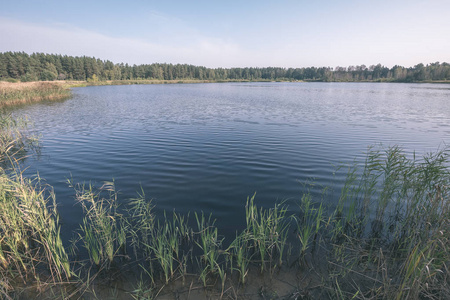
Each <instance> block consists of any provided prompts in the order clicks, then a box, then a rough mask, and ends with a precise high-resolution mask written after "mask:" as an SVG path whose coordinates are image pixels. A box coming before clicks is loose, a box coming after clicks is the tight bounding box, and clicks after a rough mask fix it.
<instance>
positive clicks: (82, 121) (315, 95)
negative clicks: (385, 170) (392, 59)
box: [14, 83, 450, 235]
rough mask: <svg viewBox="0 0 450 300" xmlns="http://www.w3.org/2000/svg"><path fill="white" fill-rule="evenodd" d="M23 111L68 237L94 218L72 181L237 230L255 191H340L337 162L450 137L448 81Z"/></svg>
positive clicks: (150, 96)
mask: <svg viewBox="0 0 450 300" xmlns="http://www.w3.org/2000/svg"><path fill="white" fill-rule="evenodd" d="M14 114H15V115H27V116H28V117H29V118H30V119H31V120H32V121H33V123H34V127H33V131H35V132H37V133H39V134H40V135H41V138H40V141H41V153H40V155H39V157H30V158H28V159H27V161H26V166H28V169H27V170H26V174H27V175H31V174H36V172H39V175H40V176H41V177H42V178H44V179H45V180H46V182H47V183H48V184H50V185H51V186H53V187H54V189H55V193H56V197H57V202H58V203H59V211H60V214H61V221H62V224H63V227H62V231H63V234H64V233H65V234H69V233H70V232H71V231H72V230H73V229H75V228H78V223H79V222H80V221H81V218H82V212H81V207H79V205H77V204H75V201H74V195H75V193H74V191H73V189H71V188H70V187H69V186H68V184H67V183H66V179H67V178H72V179H73V181H74V182H75V183H81V182H87V183H89V182H92V183H94V184H97V185H101V183H102V182H103V181H111V180H114V181H115V184H116V188H117V190H118V191H120V199H122V200H124V199H128V198H131V197H135V196H136V194H137V192H139V191H140V190H141V189H142V190H143V191H144V192H145V195H146V197H147V198H148V199H153V203H154V204H155V205H156V207H155V211H156V212H157V213H159V214H161V213H162V212H163V211H164V210H166V211H172V210H173V209H175V210H176V211H177V212H179V213H187V212H189V211H191V212H193V211H204V212H205V213H213V216H214V217H215V218H216V219H217V222H216V225H218V227H219V231H222V233H223V234H225V235H231V234H233V233H234V232H235V230H237V229H240V228H241V227H242V226H243V225H244V224H245V219H244V217H245V211H244V206H245V203H246V199H247V197H248V196H252V195H253V194H254V193H255V192H256V203H257V204H258V205H261V206H264V207H270V206H273V205H274V203H276V202H277V201H278V202H280V201H283V200H286V199H290V200H292V199H294V200H295V199H300V198H301V195H302V193H303V192H305V187H304V185H303V183H305V182H315V183H316V184H317V185H318V186H320V185H323V186H332V187H333V188H334V190H335V193H339V187H340V185H342V184H343V182H344V180H345V170H341V171H340V172H338V173H336V174H334V171H335V169H336V167H337V166H340V165H342V164H351V163H353V162H354V161H355V160H356V161H357V162H361V161H363V159H364V152H365V151H367V149H368V146H370V145H374V144H378V143H382V144H383V145H384V146H389V145H400V146H401V147H403V148H404V149H405V151H406V152H408V153H413V151H416V153H418V154H422V153H425V152H429V151H436V150H437V149H438V148H443V146H444V145H445V144H447V145H448V144H449V143H450V86H449V85H444V84H395V83H210V84H170V85H130V86H98V87H85V88H74V89H73V97H72V98H71V99H68V100H65V101H62V102H44V103H38V104H33V105H29V106H26V107H22V108H19V109H17V110H15V111H14ZM314 193H316V195H317V194H318V193H319V189H317V190H316V191H314ZM335 193H334V194H335ZM334 194H333V192H331V193H330V195H329V198H327V199H326V200H325V201H327V202H328V204H329V205H333V201H334V200H333V199H335V198H336V195H334ZM316 200H317V201H319V200H320V198H319V197H317V198H316ZM294 206H295V205H294Z"/></svg>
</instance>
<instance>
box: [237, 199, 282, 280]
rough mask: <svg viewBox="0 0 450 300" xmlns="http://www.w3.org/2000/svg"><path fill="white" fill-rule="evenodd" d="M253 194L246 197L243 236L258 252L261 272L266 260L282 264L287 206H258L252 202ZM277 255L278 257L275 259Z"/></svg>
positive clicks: (270, 262)
mask: <svg viewBox="0 0 450 300" xmlns="http://www.w3.org/2000/svg"><path fill="white" fill-rule="evenodd" d="M254 199H255V195H253V196H252V197H251V198H247V204H246V206H245V215H246V223H247V228H246V230H245V234H244V235H245V236H246V238H247V240H248V241H249V242H250V245H251V247H252V249H253V250H254V251H255V252H256V253H257V254H258V256H259V259H260V264H261V272H262V271H264V268H265V265H266V262H267V261H268V262H269V264H270V267H272V264H273V263H275V266H276V264H277V263H278V265H281V264H282V261H283V259H282V258H283V252H284V248H285V245H286V240H287V233H288V231H289V225H290V224H289V222H288V221H287V219H288V218H287V216H286V213H287V206H285V205H283V204H275V206H274V207H273V208H270V209H264V208H262V207H261V208H259V209H258V207H257V206H256V205H255V204H254ZM276 256H278V259H276Z"/></svg>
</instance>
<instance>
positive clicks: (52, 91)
mask: <svg viewBox="0 0 450 300" xmlns="http://www.w3.org/2000/svg"><path fill="white" fill-rule="evenodd" d="M70 95H71V93H70V90H69V89H68V88H67V87H65V86H64V85H63V84H61V83H57V82H17V83H8V82H0V107H5V106H11V105H18V104H24V103H31V102H38V101H43V100H61V99H65V98H68V97H70Z"/></svg>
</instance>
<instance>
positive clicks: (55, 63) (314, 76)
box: [0, 52, 450, 82]
mask: <svg viewBox="0 0 450 300" xmlns="http://www.w3.org/2000/svg"><path fill="white" fill-rule="evenodd" d="M8 79H14V80H21V81H37V80H50V81H51V80H90V81H97V80H139V79H157V80H183V79H184V80H186V79H194V80H195V79H197V80H219V81H220V80H305V81H394V82H421V81H440V80H449V79H450V64H448V63H446V62H443V63H439V62H435V63H431V64H427V65H424V64H422V63H420V64H417V65H415V66H414V67H408V68H406V67H402V66H398V65H396V66H394V67H392V68H388V67H385V66H382V65H381V64H378V65H371V66H368V67H367V66H365V65H360V66H349V67H336V68H330V67H318V68H316V67H306V68H278V67H266V68H206V67H202V66H194V65H189V64H168V63H153V64H142V65H129V64H123V63H119V64H118V63H113V62H111V61H109V60H101V59H98V58H95V57H87V56H80V57H79V56H75V57H74V56H67V55H58V54H45V53H33V54H31V55H29V54H27V53H25V52H4V53H0V80H8Z"/></svg>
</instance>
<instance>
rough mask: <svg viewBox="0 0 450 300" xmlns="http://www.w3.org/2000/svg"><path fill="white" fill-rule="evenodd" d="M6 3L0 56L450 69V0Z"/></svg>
mask: <svg viewBox="0 0 450 300" xmlns="http://www.w3.org/2000/svg"><path fill="white" fill-rule="evenodd" d="M2 2H3V3H2V4H1V8H0V52H5V51H25V52H27V53H30V54H31V53H33V52H44V53H55V54H63V55H73V56H83V55H86V56H94V57H97V58H101V59H109V60H111V61H113V62H115V63H119V62H124V63H129V64H144V63H154V62H161V63H163V62H167V63H188V64H194V65H202V66H207V67H238V66H240V67H252V66H253V67H256V66H257V67H267V66H278V67H308V66H316V67H320V66H330V67H336V66H350V65H361V64H365V65H367V66H369V65H372V64H377V63H381V64H383V65H386V66H389V67H391V66H393V65H395V64H399V65H403V66H414V65H415V64H418V63H425V64H427V63H431V62H436V61H439V62H444V61H446V62H450V0H407V1H406V0H405V1H403V0H386V1H385V0H373V1H368V0H348V1H347V0H340V1H338V0H323V1H321V0H317V1H311V0H309V1H303V0H297V1H289V0H277V1H275V0H273V1H265V0H258V1H245V0H240V1H235V0H228V1H212V0H208V1H206V0H205V1H195V0H190V1H187V0H182V1H170V0H166V1H162V0H158V1H149V0H126V1H125V0H124V1H115V0H108V1H92V0H88V1H86V0H78V1H61V0H59V1H50V0H47V1H40V0H16V1H2Z"/></svg>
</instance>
